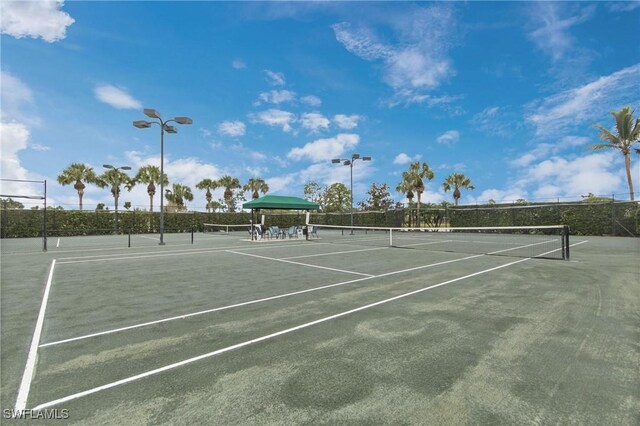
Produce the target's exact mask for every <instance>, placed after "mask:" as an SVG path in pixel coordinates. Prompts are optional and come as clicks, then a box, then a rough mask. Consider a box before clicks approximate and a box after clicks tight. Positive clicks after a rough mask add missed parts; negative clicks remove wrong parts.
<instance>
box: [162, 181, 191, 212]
mask: <svg viewBox="0 0 640 426" xmlns="http://www.w3.org/2000/svg"><path fill="white" fill-rule="evenodd" d="M165 198H166V199H167V201H169V202H170V203H173V204H174V205H175V206H176V209H177V210H178V211H181V210H186V208H187V207H186V205H185V203H184V200H187V201H193V192H191V188H189V187H188V186H187V185H182V184H179V183H174V184H173V187H172V189H171V190H167V191H166V194H165Z"/></svg>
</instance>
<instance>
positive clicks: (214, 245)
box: [1, 233, 640, 424]
mask: <svg viewBox="0 0 640 426" xmlns="http://www.w3.org/2000/svg"><path fill="white" fill-rule="evenodd" d="M247 236H248V234H247V235H226V236H210V235H204V234H198V235H196V236H195V239H194V241H193V244H192V243H191V236H190V235H189V234H167V235H165V241H167V245H165V246H163V247H160V246H158V245H157V240H154V239H153V238H157V236H156V235H148V236H145V237H147V238H137V239H136V240H135V241H136V244H131V247H130V248H128V247H127V245H128V241H127V237H126V236H105V237H67V238H60V240H59V241H58V240H57V239H53V238H50V239H49V241H48V246H49V251H48V252H46V253H42V252H41V251H39V249H40V246H39V244H40V243H39V242H38V241H36V240H3V241H2V259H1V260H2V288H1V290H2V305H1V308H2V348H1V351H2V365H1V367H2V393H1V402H2V409H3V410H11V409H14V408H15V407H16V400H17V399H18V395H19V394H22V395H23V396H24V395H25V391H26V390H28V395H27V396H26V399H25V407H24V408H26V409H34V408H38V409H43V410H44V409H47V410H54V409H58V410H62V409H65V410H68V419H66V420H65V423H83V424H115V423H120V424H133V423H135V424H142V423H170V424H202V423H209V424H212V423H219V424H228V423H252V424H264V423H290V424H291V423H294V424H301V423H313V424H317V423H329V424H335V423H347V424H356V423H367V424H371V423H394V424H397V423H413V424H416V423H419V424H437V423H440V424H442V423H447V424H462V423H474V424H476V423H484V424H496V423H510V424H514V423H582V424H637V421H638V416H637V413H638V412H639V410H640V396H639V394H638V389H639V387H640V373H639V371H640V370H639V369H638V365H639V361H640V356H639V354H638V324H639V321H638V320H639V315H638V312H639V311H640V303H639V302H640V294H639V293H640V291H639V287H638V279H639V277H640V270H639V266H638V258H639V255H640V244H639V240H638V239H631V238H628V239H627V238H606V237H572V240H571V244H572V247H571V261H568V262H567V261H559V260H546V259H529V258H526V257H524V258H518V257H510V256H490V255H482V254H465V253H457V252H450V251H430V250H418V249H416V250H411V249H403V248H394V247H391V248H390V247H387V246H385V245H379V246H372V245H369V244H362V243H361V242H359V241H351V242H350V241H348V240H341V241H340V243H336V242H334V241H332V240H331V239H329V238H327V239H323V238H322V233H320V239H317V240H315V241H309V242H308V241H304V240H296V239H291V240H289V239H287V240H270V241H261V242H250V241H246V239H247ZM383 238H384V237H383ZM54 260H55V261H54ZM49 278H50V279H49ZM47 284H49V286H48V289H49V292H48V294H47V296H48V297H47V298H46V309H45V310H44V311H43V310H42V302H43V295H44V294H45V289H46V288H47ZM41 311H42V312H43V317H42V329H41V335H40V338H39V339H38V340H39V341H38V342H36V343H37V345H36V348H37V351H36V355H37V356H36V357H35V358H34V361H33V374H32V375H29V377H28V379H31V380H26V382H25V381H24V380H23V374H24V371H25V365H28V364H29V362H28V354H29V352H30V348H31V346H32V340H33V336H34V329H36V328H37V327H36V324H37V320H38V316H39V313H40V312H41ZM25 387H26V388H25ZM3 413H4V412H3Z"/></svg>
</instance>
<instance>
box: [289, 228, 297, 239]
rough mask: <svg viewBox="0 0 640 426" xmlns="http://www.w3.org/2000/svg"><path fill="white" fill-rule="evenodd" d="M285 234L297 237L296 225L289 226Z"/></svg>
mask: <svg viewBox="0 0 640 426" xmlns="http://www.w3.org/2000/svg"><path fill="white" fill-rule="evenodd" d="M287 235H288V236H289V238H293V237H296V238H298V227H297V226H290V227H289V229H288V230H287Z"/></svg>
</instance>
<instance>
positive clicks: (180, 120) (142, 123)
mask: <svg viewBox="0 0 640 426" xmlns="http://www.w3.org/2000/svg"><path fill="white" fill-rule="evenodd" d="M144 114H145V115H146V116H147V117H151V118H155V119H157V120H158V121H146V120H138V121H134V122H133V126H134V127H137V128H139V129H147V128H149V127H151V125H152V124H158V125H159V126H160V245H161V246H163V245H164V132H165V131H166V132H167V133H178V129H176V128H175V126H170V125H169V124H168V123H171V122H173V123H177V124H192V123H193V120H192V119H190V118H189V117H174V118H172V119H169V120H166V121H163V120H162V117H161V116H160V113H159V112H158V111H156V110H155V109H151V108H145V109H144Z"/></svg>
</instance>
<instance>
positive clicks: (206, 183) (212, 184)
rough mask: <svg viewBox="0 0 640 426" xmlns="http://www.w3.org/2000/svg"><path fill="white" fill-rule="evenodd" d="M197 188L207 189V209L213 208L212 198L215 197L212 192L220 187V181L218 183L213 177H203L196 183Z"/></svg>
mask: <svg viewBox="0 0 640 426" xmlns="http://www.w3.org/2000/svg"><path fill="white" fill-rule="evenodd" d="M196 188H198V189H206V190H207V193H206V194H205V198H206V199H207V211H209V210H210V208H211V206H210V204H211V200H212V199H213V194H211V191H215V190H216V189H218V188H220V183H218V181H217V180H213V179H202V180H201V181H200V182H198V183H196Z"/></svg>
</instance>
